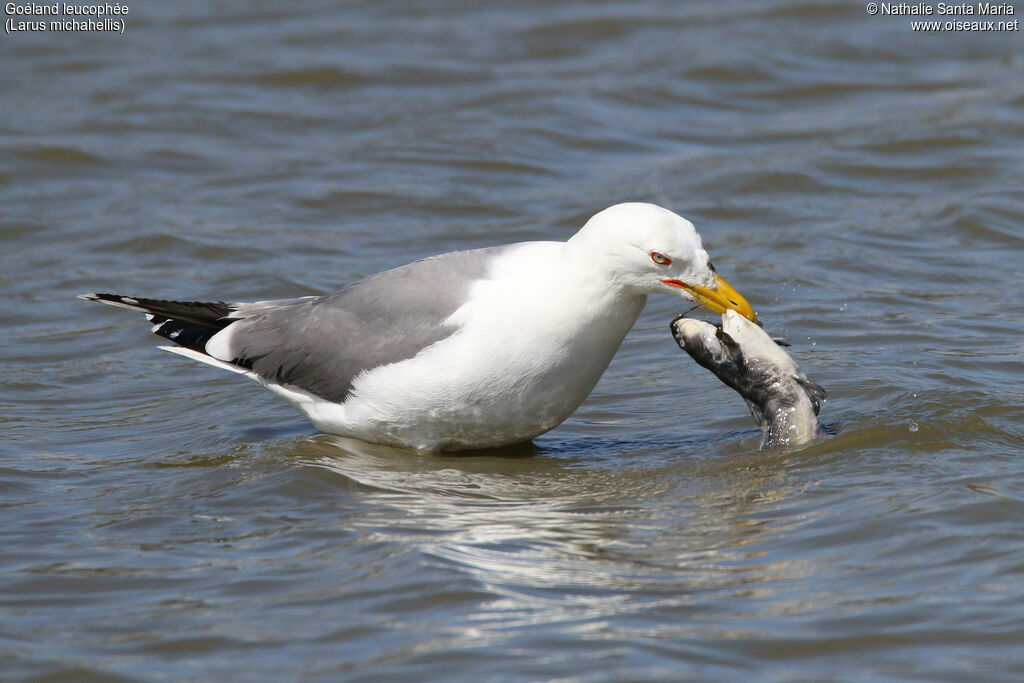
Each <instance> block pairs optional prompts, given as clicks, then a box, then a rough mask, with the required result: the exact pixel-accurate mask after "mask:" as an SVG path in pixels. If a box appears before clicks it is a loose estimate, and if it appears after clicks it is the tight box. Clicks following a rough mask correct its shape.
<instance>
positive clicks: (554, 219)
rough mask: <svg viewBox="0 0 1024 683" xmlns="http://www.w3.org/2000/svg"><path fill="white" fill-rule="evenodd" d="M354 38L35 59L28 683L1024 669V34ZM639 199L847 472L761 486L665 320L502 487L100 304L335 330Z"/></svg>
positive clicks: (160, 21)
mask: <svg viewBox="0 0 1024 683" xmlns="http://www.w3.org/2000/svg"><path fill="white" fill-rule="evenodd" d="M337 5H338V6H336V5H335V4H334V3H298V4H294V3H293V4H292V5H289V6H287V7H286V6H284V5H282V6H281V7H280V8H274V7H272V6H270V5H267V4H264V3H251V4H250V3H242V2H227V3H213V4H210V3H199V2H176V3H145V4H143V3H131V2H130V3H129V4H128V7H129V14H128V15H127V17H126V22H127V23H126V30H125V32H124V34H123V35H115V34H105V33H92V34H88V33H79V34H60V35H58V34H18V35H4V36H3V37H2V39H0V60H2V64H3V69H0V79H2V82H0V85H2V91H0V92H2V93H3V94H2V96H0V113H2V116H0V198H2V204H0V206H2V210H0V211H2V213H0V221H2V224H0V225H2V227H0V239H2V244H3V252H2V255H0V259H2V265H3V268H2V272H0V283H2V287H3V291H4V296H3V298H2V299H0V319H2V320H3V321H4V325H3V331H4V334H3V335H2V338H0V364H2V367H3V369H4V372H3V377H2V379H0V383H2V384H0V387H2V388H0V406H2V414H3V417H2V427H0V429H2V432H0V433H2V442H0V467H2V477H0V491H2V499H0V500H2V503H0V504H2V506H3V511H2V513H0V514H2V517H0V519H2V525H0V529H2V531H0V548H2V551H0V565H2V572H0V668H2V671H3V672H4V673H3V676H2V677H3V678H5V679H14V680H20V679H31V678H38V679H39V680H68V679H72V680H90V679H91V680H109V679H116V680H126V679H127V680H154V681H159V680H174V681H178V680H216V679H233V680H381V679H407V680H421V679H435V680H481V679H485V678H492V679H517V680H548V679H559V680H583V681H599V680H627V679H628V680H651V679H665V680H678V679H680V678H691V679H692V678H697V679H737V678H749V677H751V676H757V677H758V678H775V679H787V680H790V679H829V678H831V679H871V678H879V679H891V678H918V679H921V678H924V679H947V680H958V679H964V678H972V679H985V678H989V679H1008V678H1018V677H1022V676H1024V663H1022V658H1021V645H1022V643H1024V599H1022V595H1024V590H1022V586H1024V531H1022V526H1021V519H1022V518H1024V464H1022V460H1021V451H1022V446H1024V429H1022V425H1024V408H1022V405H1024V389H1022V388H1021V387H1022V386H1024V367H1022V362H1021V360H1022V342H1021V339H1022V338H1024V336H1022V335H1024V300H1022V298H1021V296H1020V291H1021V288H1022V284H1024V282H1022V278H1021V272H1022V271H1021V254H1022V247H1024V229H1022V224H1024V186H1022V183H1021V178H1022V172H1024V81H1022V79H1021V65H1022V64H1024V43H1022V41H1021V38H1020V35H1021V34H1020V33H1019V32H1001V33H999V32H988V33H978V32H975V33H970V32H959V33H951V32H946V33H934V34H922V33H914V32H913V31H911V30H910V27H909V21H910V18H908V17H893V16H881V15H878V16H869V15H867V13H866V12H865V10H864V6H863V5H862V4H859V3H837V2H820V3H819V2H813V3H808V2H797V1H793V0H780V1H778V2H722V3H715V4H713V5H712V4H710V3H709V4H701V5H694V6H690V5H686V6H684V5H682V4H680V3H675V2H654V1H651V2H639V3H625V2H621V3H620V2H594V3H587V4H582V3H551V2H526V3H516V4H514V5H512V6H509V7H506V8H497V7H488V8H483V9H482V8H480V7H478V6H477V5H478V4H477V3H459V2H445V3H438V2H431V3H415V2H394V3H358V2H357V3H338V4H337ZM1016 9H1017V10H1018V11H1024V7H1018V8H1016ZM1010 18H1011V19H1012V18H1014V17H1010ZM621 200H647V201H654V202H657V203H660V204H663V205H666V206H669V207H670V208H673V209H674V210H676V211H679V212H680V213H682V214H683V215H686V216H687V217H689V218H691V219H692V220H693V221H694V222H695V223H696V224H697V226H698V229H700V231H701V232H702V234H703V236H704V240H705V245H706V246H707V247H708V249H709V251H710V252H711V255H712V257H713V259H714V261H715V264H716V266H717V267H718V269H719V271H720V272H721V273H722V274H723V276H725V277H726V278H727V279H728V280H729V281H730V282H731V283H732V284H733V285H735V286H736V287H737V289H739V291H741V292H743V293H744V294H745V295H746V296H747V297H748V298H749V299H750V300H751V302H752V303H753V304H754V306H755V307H756V308H757V310H758V311H759V313H760V314H761V316H762V319H763V320H764V321H765V322H766V325H767V327H768V329H769V330H770V331H771V332H772V333H773V334H785V335H787V336H788V337H789V338H790V340H791V341H792V342H793V348H792V352H793V354H794V356H795V357H796V358H797V360H798V362H799V363H800V364H801V367H802V368H803V369H804V370H805V371H806V372H807V374H808V375H809V376H810V377H811V379H812V380H814V381H816V382H818V383H820V384H821V385H823V386H824V387H826V388H827V389H828V390H829V393H830V400H829V401H828V403H826V404H825V406H824V408H823V413H822V417H823V419H824V421H825V423H826V424H827V425H828V426H829V428H830V430H831V431H832V432H833V433H834V435H833V436H831V437H830V438H828V439H826V440H823V441H821V442H817V443H814V444H812V445H810V446H808V447H806V448H804V449H801V450H799V451H795V452H788V453H785V452H758V450H757V445H758V442H759V438H760V434H759V432H758V430H757V427H756V425H755V424H754V423H753V421H752V420H751V419H750V417H749V416H748V415H747V414H746V409H745V407H744V405H743V403H742V400H741V399H740V398H739V397H738V396H736V395H735V394H733V393H732V392H731V391H729V390H728V389H726V388H725V387H723V386H721V385H720V384H719V383H718V382H717V381H716V380H715V379H714V378H713V377H711V375H710V374H709V373H707V372H705V371H703V370H701V369H700V368H698V367H697V366H696V365H695V364H694V363H692V361H690V360H689V359H688V358H687V357H686V356H685V354H683V353H682V352H681V351H680V350H679V349H678V348H676V346H675V344H674V343H673V341H672V338H671V336H670V335H669V332H668V322H669V321H670V320H671V318H672V317H673V316H674V315H675V313H677V312H679V311H680V310H681V305H680V303H679V302H678V301H676V300H673V299H670V298H669V297H660V298H653V299H652V300H651V301H650V303H649V305H648V309H647V311H646V312H645V314H644V316H643V317H642V318H641V320H640V322H639V324H638V325H637V327H636V329H635V330H634V331H633V332H632V333H631V334H630V336H629V337H628V339H627V340H626V342H625V344H624V345H623V348H622V349H621V351H620V353H619V355H618V356H617V357H616V360H615V361H614V363H613V364H612V366H611V367H610V369H609V370H608V372H607V373H606V375H605V377H604V378H603V379H602V381H601V383H600V384H599V385H598V387H597V389H596V390H595V392H594V394H593V395H592V396H591V398H590V399H589V400H588V401H587V403H586V404H585V405H584V406H583V407H582V408H581V409H580V410H579V411H578V412H577V413H576V414H575V415H574V416H573V417H572V418H571V419H570V420H569V421H567V422H566V423H565V424H563V425H562V426H561V427H559V428H558V429H556V430H554V431H553V432H551V433H549V434H547V435H545V436H543V437H541V438H539V439H537V440H536V447H537V449H536V451H535V452H532V453H530V452H526V453H522V454H518V455H483V456H478V457H459V456H434V455H423V454H415V453H408V452H401V451H396V450H391V449H387V448H382V447H378V446H372V445H368V444H360V443H356V442H351V441H345V440H343V439H339V438H337V437H330V436H325V435H318V434H316V433H315V431H314V430H313V429H312V428H311V427H310V426H309V425H308V424H307V423H305V422H304V421H303V419H302V418H301V417H299V416H298V415H297V414H294V413H292V412H291V411H290V409H289V408H288V407H287V406H285V405H284V404H281V403H278V402H277V401H276V400H275V399H273V398H272V397H271V396H270V395H269V394H267V393H265V392H263V391H262V390H261V389H260V388H259V387H257V386H255V385H250V384H248V383H245V382H243V381H241V380H240V379H239V378H235V377H232V376H230V375H227V373H219V372H217V371H215V370H213V369H210V368H206V367H199V366H196V365H194V364H192V363H189V362H187V361H185V360H183V359H180V358H176V357H173V356H169V355H167V354H164V353H161V352H159V351H156V350H154V348H153V347H154V340H155V338H152V337H150V336H149V335H148V333H147V330H146V327H145V326H144V325H143V324H142V323H141V321H140V320H139V319H138V318H137V317H135V316H132V315H129V314H128V313H126V312H123V311H115V310H111V309H104V308H101V307H99V306H96V305H94V304H88V303H86V302H82V301H78V300H75V299H74V295H76V294H78V293H81V292H85V291H96V290H99V291H114V292H122V293H126V294H137V295H154V296H163V297H169V298H186V299H193V298H221V299H225V300H228V301H230V300H250V299H258V298H269V297H281V296H293V295H303V294H311V293H318V292H323V291H328V290H331V289H333V288H335V287H337V286H339V285H341V284H343V283H345V282H348V281H351V280H353V279H356V278H358V277H361V276H363V275H365V274H368V273H373V272H376V271H379V270H382V269H385V268H388V267H391V266H396V265H399V264H402V263H406V262H408V261H410V260H412V259H415V258H417V257H420V256H423V255H426V254H431V253H437V252H441V251H446V250H450V249H455V248H465V247H475V246H483V245H488V244H496V243H502V242H508V241H517V240H528V239H550V238H565V237H566V236H568V235H570V234H571V233H572V232H573V231H574V230H575V229H576V228H577V227H578V226H579V225H580V224H582V222H583V221H585V220H586V218H587V217H588V216H589V215H591V214H592V213H594V212H596V211H597V210H599V209H601V208H603V207H605V206H607V205H609V204H611V203H614V202H616V201H621Z"/></svg>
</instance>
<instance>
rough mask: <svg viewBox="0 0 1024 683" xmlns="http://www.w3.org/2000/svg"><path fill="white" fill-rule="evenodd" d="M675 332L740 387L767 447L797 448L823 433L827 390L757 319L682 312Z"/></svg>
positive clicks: (728, 381)
mask: <svg viewBox="0 0 1024 683" xmlns="http://www.w3.org/2000/svg"><path fill="white" fill-rule="evenodd" d="M672 335H673V336H674V337H675V339H676V342H678V343H679V346H680V348H682V349H683V350H684V351H686V352H687V353H688V354H690V356H691V357H692V358H693V359H694V360H695V361H697V363H699V364H700V365H702V366H703V367H705V368H707V369H708V370H710V371H711V372H712V373H713V374H714V375H715V376H716V377H718V379H720V380H722V382H724V383H725V384H726V385H727V386H729V387H731V388H732V389H734V390H735V391H737V392H738V393H739V394H740V395H741V396H742V397H743V398H744V399H745V400H746V402H747V405H748V406H750V410H751V412H752V413H753V415H754V419H756V420H757V421H758V422H759V423H760V425H761V430H762V432H763V433H764V438H763V439H762V441H761V448H780V447H782V448H786V447H789V448H792V447H795V446H800V445H802V444H805V443H807V442H809V441H811V440H812V439H814V438H815V437H816V436H818V435H819V434H820V433H821V426H820V425H819V424H818V410H819V408H820V406H821V402H822V401H823V400H825V396H826V394H825V390H824V389H822V388H821V387H820V386H818V385H817V384H814V383H813V382H811V381H810V380H808V379H807V376H806V375H804V373H803V372H801V370H800V368H798V367H797V364H796V362H795V361H794V360H793V359H792V358H791V357H790V355H789V354H788V353H786V351H785V349H783V348H782V347H781V346H779V344H778V343H776V342H775V340H773V339H772V338H771V337H770V336H768V334H767V333H766V332H765V331H764V330H763V329H761V328H760V327H759V326H758V325H756V324H755V323H752V322H750V321H749V320H747V319H746V318H744V317H743V316H740V315H737V314H736V313H735V312H734V311H726V312H725V314H723V315H722V324H721V325H712V324H710V323H706V322H704V321H702V320H695V319H693V318H687V317H684V316H682V315H681V316H679V317H677V318H676V319H675V320H673V321H672Z"/></svg>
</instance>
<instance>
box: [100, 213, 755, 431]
mask: <svg viewBox="0 0 1024 683" xmlns="http://www.w3.org/2000/svg"><path fill="white" fill-rule="evenodd" d="M660 292H664V293H671V294H675V295H681V296H683V297H684V298H687V299H689V300H692V301H696V302H698V303H702V304H703V305H706V306H708V307H709V308H711V309H712V310H718V311H723V310H726V309H728V308H732V309H736V310H740V311H741V312H743V313H744V314H745V315H747V316H749V317H751V318H754V317H755V316H754V312H753V310H752V309H751V308H750V305H749V304H748V303H747V302H746V300H744V299H743V297H742V296H740V295H739V294H738V293H737V292H736V291H735V290H733V289H732V288H731V287H730V286H729V285H728V283H726V282H725V281H724V280H722V279H721V278H720V277H718V276H717V275H716V274H715V272H714V270H713V268H712V267H711V266H710V263H709V261H708V255H707V252H706V251H705V250H704V249H703V247H702V245H701V240H700V237H699V236H698V235H697V232H696V230H695V229H694V227H693V225H692V224H691V223H690V222H689V221H687V220H685V219H684V218H682V217H680V216H678V215H676V214H674V213H672V212H671V211H668V210H666V209H663V208H660V207H657V206H654V205H650V204H620V205H616V206H613V207H611V208H609V209H606V210H605V211H602V212H600V213H598V214H597V215H595V216H594V217H593V218H592V219H591V220H590V221H588V222H587V224H586V225H585V226H584V227H583V228H582V229H580V231H579V232H578V233H576V234H575V235H574V236H573V237H572V238H570V239H569V240H568V241H566V242H524V243H519V244H512V245H506V246H501V247H491V248H486V249H476V250H470V251H459V252H451V253H448V254H441V255H439V256H434V257H430V258H427V259H423V260H421V261H416V262H414V263H411V264H409V265H406V266H402V267H399V268H396V269H394V270H390V271H386V272H383V273H380V274H377V275H374V276H371V277H369V278H366V279H364V280H362V281H359V282H356V283H354V284H352V285H349V286H347V287H344V288H342V289H341V290H339V291H337V292H335V293H333V294H329V295H325V296H322V297H303V298H299V299H283V300H275V301H263V302H256V303H233V304H225V303H220V302H218V303H203V302H173V301H162V300H157V299H143V298H135V297H124V296H119V295H110V294H87V295H83V298H87V299H92V300H96V301H101V302H103V303H108V304H111V305H115V306H120V307H124V308H130V309H133V310H138V311H142V312H144V313H146V314H147V316H148V317H149V319H150V321H151V322H152V323H153V331H154V332H155V333H156V334H158V335H160V336H163V337H165V338H168V339H170V340H172V341H174V342H175V343H176V344H177V346H173V347H161V348H166V349H167V350H170V351H174V352H176V353H180V354H182V355H186V356H189V357H192V358H194V359H196V360H200V361H202V362H205V363H208V364H211V365H215V366H217V367H221V368H224V369H227V370H232V371H234V372H238V373H241V374H244V375H246V376H248V377H250V378H251V379H254V380H256V381H258V382H260V383H261V384H263V385H264V386H265V387H267V388H268V389H270V390H271V391H272V392H274V393H275V394H276V395H278V396H280V397H281V398H283V399H285V400H286V401H288V402H289V403H291V404H293V405H294V406H295V407H297V408H298V409H299V410H300V411H301V412H303V413H304V414H305V415H306V416H307V417H308V418H309V420H310V421H311V422H312V423H313V424H314V425H315V426H316V427H317V428H318V429H321V430H323V431H326V432H330V433H335V434H342V435H346V436H352V437H355V438H358V439H362V440H366V441H372V442H377V443H385V444H390V445H396V446H405V447H413V448H419V449H426V450H460V449H476V448H487V447H496V446H503V445H509V444H514V443H519V442H523V441H527V440H529V439H531V438H533V437H535V436H538V435H539V434H542V433H544V432H546V431H548V430H550V429H552V428H553V427H555V426H557V425H558V424H560V423H561V422H562V421H563V420H565V419H566V418H567V417H568V416H569V415H570V414H571V413H572V412H573V411H574V410H575V409H576V408H577V407H578V406H579V405H580V403H582V402H583V400H584V399H585V398H586V397H587V396H588V395H589V393H590V391H591V390H592V389H593V388H594V385H595V384H596V383H597V381H598V379H600V377H601V375H602V373H603V372H604V370H605V368H607V366H608V364H609V362H610V361H611V359H612V357H613V355H614V354H615V352H616V350H617V349H618V348H619V345H620V344H621V342H622V340H623V338H624V337H625V335H626V333H627V332H628V331H629V329H630V328H631V327H632V326H633V324H634V323H635V322H636V319H637V317H638V316H639V314H640V312H641V311H642V310H643V307H644V304H645V302H646V297H647V295H648V294H652V293H660Z"/></svg>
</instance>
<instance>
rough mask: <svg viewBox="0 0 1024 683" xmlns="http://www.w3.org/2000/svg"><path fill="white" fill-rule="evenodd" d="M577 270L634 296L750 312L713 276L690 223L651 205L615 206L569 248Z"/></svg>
mask: <svg viewBox="0 0 1024 683" xmlns="http://www.w3.org/2000/svg"><path fill="white" fill-rule="evenodd" d="M566 251H567V254H569V255H570V256H571V257H572V258H573V259H574V261H576V263H575V265H576V267H577V268H580V269H583V270H587V271H590V272H591V273H592V274H593V276H594V277H596V278H600V279H601V280H602V281H604V282H606V283H607V284H608V286H609V287H613V288H616V289H620V290H625V291H628V292H630V293H632V294H637V295H643V294H657V293H674V294H677V295H681V296H682V297H683V298H685V299H688V300H690V301H693V302H695V303H698V304H700V305H702V306H706V307H708V308H710V309H711V310H712V311H715V312H716V313H723V312H725V311H726V310H729V309H732V310H735V311H737V312H739V313H740V314H742V315H743V316H744V317H746V318H749V319H750V320H755V321H756V319H757V318H756V315H755V314H754V310H753V308H752V307H751V306H750V304H749V303H747V301H746V299H744V298H743V297H742V296H741V295H740V294H739V293H738V292H737V291H736V290H734V289H733V288H732V287H731V286H730V285H729V284H728V283H727V282H726V281H725V280H724V279H722V278H721V277H719V276H718V274H717V273H715V269H714V266H712V265H711V262H710V261H709V259H708V253H707V252H706V251H704V247H703V246H702V244H701V239H700V235H698V234H697V230H696V229H695V228H694V227H693V223H691V222H690V221H688V220H686V219H685V218H683V217H682V216H679V215H677V214H675V213H673V212H671V211H669V210H668V209H664V208H662V207H660V206H655V205H654V204H644V203H627V204H616V205H615V206H612V207H609V208H607V209H605V210H604V211H601V212H600V213H598V214H596V215H595V216H594V217H593V218H591V219H590V220H589V221H587V224H586V225H584V226H583V227H582V228H581V229H580V231H579V232H577V233H576V234H575V235H574V236H573V237H572V238H571V239H570V240H569V241H568V242H567V243H566Z"/></svg>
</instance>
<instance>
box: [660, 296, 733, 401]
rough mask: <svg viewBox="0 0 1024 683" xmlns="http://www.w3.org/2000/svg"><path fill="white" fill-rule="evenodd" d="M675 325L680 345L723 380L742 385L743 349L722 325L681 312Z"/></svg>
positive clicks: (675, 332)
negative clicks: (687, 315)
mask: <svg viewBox="0 0 1024 683" xmlns="http://www.w3.org/2000/svg"><path fill="white" fill-rule="evenodd" d="M671 328H672V336H673V337H675V340H676V343H677V344H679V348H681V349H682V350H683V351H686V353H688V354H690V357H691V358H693V359H694V360H695V361H697V363H698V364H700V365H702V366H703V367H705V368H707V369H708V370H710V371H711V372H712V373H714V375H715V376H716V377H718V378H719V379H720V380H722V381H723V382H725V383H726V384H728V385H729V386H730V387H732V388H734V389H736V390H737V391H738V390H739V389H738V384H739V382H740V381H741V380H742V379H743V376H744V369H743V352H742V350H741V349H740V346H739V344H737V343H736V342H735V340H733V339H732V338H731V337H730V336H729V335H728V334H726V333H725V332H724V331H723V330H722V326H721V325H712V324H711V323H707V322H704V321H703V320H697V319H695V318H687V317H685V315H680V316H678V317H677V318H676V319H675V320H673V321H672V326H671Z"/></svg>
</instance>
